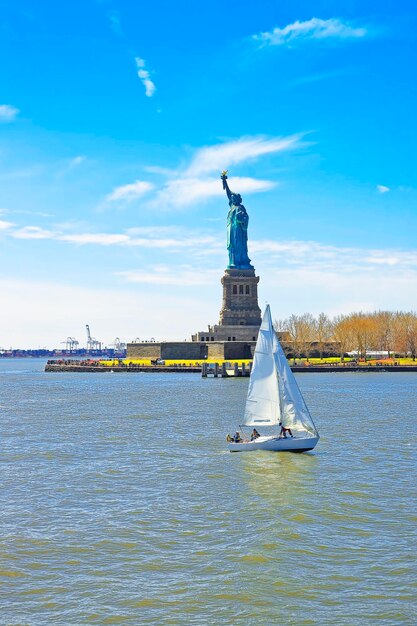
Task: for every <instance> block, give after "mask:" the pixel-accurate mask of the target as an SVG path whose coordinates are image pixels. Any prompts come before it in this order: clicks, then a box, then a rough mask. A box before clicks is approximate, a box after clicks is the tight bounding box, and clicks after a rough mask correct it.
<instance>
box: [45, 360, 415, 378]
mask: <svg viewBox="0 0 417 626" xmlns="http://www.w3.org/2000/svg"><path fill="white" fill-rule="evenodd" d="M291 369H292V371H293V372H296V373H297V374H309V373H310V374H318V373H326V372H336V373H344V372H393V373H395V372H416V373H417V365H387V366H381V365H310V366H299V365H295V366H291ZM45 372H79V373H80V372H82V373H106V374H116V373H140V372H146V373H148V372H149V373H159V374H161V373H166V374H168V373H181V374H199V373H201V372H202V367H200V366H187V365H183V366H181V365H132V366H127V365H124V366H114V367H109V366H108V365H106V366H104V365H90V364H88V365H81V364H79V363H77V364H76V365H69V364H61V363H48V364H47V365H45ZM237 375H238V376H242V373H241V370H239V373H238V374H237ZM244 375H246V376H248V375H249V371H247V372H246V373H245V374H244ZM231 377H233V374H232V375H231Z"/></svg>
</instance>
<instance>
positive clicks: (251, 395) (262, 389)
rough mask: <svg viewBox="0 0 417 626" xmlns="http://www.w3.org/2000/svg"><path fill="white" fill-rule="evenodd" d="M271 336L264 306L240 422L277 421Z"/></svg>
mask: <svg viewBox="0 0 417 626" xmlns="http://www.w3.org/2000/svg"><path fill="white" fill-rule="evenodd" d="M274 337H275V341H276V335H275V331H274V329H273V328H272V321H271V313H270V311H269V306H267V308H266V310H265V313H264V316H263V320H262V324H261V327H260V329H259V334H258V340H257V342H256V348H255V354H254V356H253V365H252V371H251V375H250V381H249V389H248V397H247V400H246V407H245V417H244V422H243V424H244V425H245V426H275V425H276V424H279V422H280V421H281V408H280V397H279V385H278V376H277V359H276V356H277V355H275V354H274V350H275V349H276V345H275V344H274Z"/></svg>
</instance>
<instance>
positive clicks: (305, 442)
mask: <svg viewBox="0 0 417 626" xmlns="http://www.w3.org/2000/svg"><path fill="white" fill-rule="evenodd" d="M318 440H319V437H276V436H275V437H258V439H255V441H247V442H242V443H233V442H232V443H229V444H227V445H228V448H229V450H230V452H250V451H251V450H270V451H272V452H307V451H308V450H312V449H313V448H314V447H315V446H316V444H317V442H318Z"/></svg>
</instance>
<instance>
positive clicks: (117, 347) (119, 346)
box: [110, 337, 126, 352]
mask: <svg viewBox="0 0 417 626" xmlns="http://www.w3.org/2000/svg"><path fill="white" fill-rule="evenodd" d="M110 346H111V347H113V348H114V351H115V352H123V350H126V344H125V343H124V342H123V341H120V338H119V337H116V339H115V340H114V341H113V343H111V344H110Z"/></svg>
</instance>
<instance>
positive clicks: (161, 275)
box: [115, 265, 220, 287]
mask: <svg viewBox="0 0 417 626" xmlns="http://www.w3.org/2000/svg"><path fill="white" fill-rule="evenodd" d="M219 272H220V270H202V269H200V270H199V271H198V272H196V271H195V269H193V268H189V269H186V268H177V267H176V268H172V267H169V266H163V265H160V266H155V267H152V268H151V269H144V270H127V271H125V272H115V276H121V277H122V278H124V279H125V280H126V281H127V282H129V283H142V284H148V285H181V286H183V287H194V286H196V285H207V284H209V283H212V284H215V283H217V282H218V280H219Z"/></svg>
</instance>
